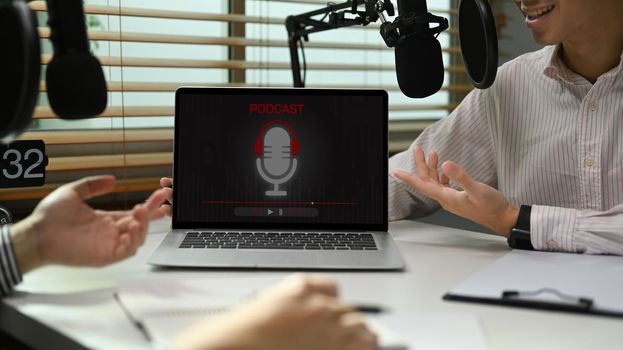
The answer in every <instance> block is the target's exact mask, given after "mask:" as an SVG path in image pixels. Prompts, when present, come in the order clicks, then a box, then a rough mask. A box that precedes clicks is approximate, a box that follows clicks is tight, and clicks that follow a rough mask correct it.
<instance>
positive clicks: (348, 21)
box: [286, 0, 394, 87]
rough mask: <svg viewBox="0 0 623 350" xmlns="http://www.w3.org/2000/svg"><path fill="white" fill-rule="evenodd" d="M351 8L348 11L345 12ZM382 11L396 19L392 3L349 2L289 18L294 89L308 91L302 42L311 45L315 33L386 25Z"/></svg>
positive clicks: (353, 0)
mask: <svg viewBox="0 0 623 350" xmlns="http://www.w3.org/2000/svg"><path fill="white" fill-rule="evenodd" d="M363 4H365V5H366V10H365V11H357V8H358V7H359V5H363ZM349 7H350V9H349V10H345V9H348V8H349ZM383 11H387V13H388V14H389V15H390V16H393V15H394V6H393V5H392V3H391V0H385V1H382V0H348V1H346V2H343V3H340V4H329V5H327V6H326V7H324V8H322V9H319V10H315V11H310V12H306V13H302V14H300V15H292V16H288V17H287V18H286V29H287V31H288V47H289V48H290V61H291V68H292V76H293V78H294V87H305V81H304V80H303V79H302V78H301V64H300V60H299V54H298V46H299V43H300V44H301V47H302V45H303V42H302V40H303V39H304V40H305V41H309V37H308V35H309V34H312V33H318V32H323V31H327V30H332V29H337V28H342V27H350V26H356V25H363V26H366V25H368V24H370V23H372V22H376V21H377V20H378V19H379V18H381V19H382V20H383V22H385V16H384V15H383ZM347 13H350V14H353V15H356V17H355V18H347V17H346V14H347ZM319 15H323V17H322V18H321V19H320V20H318V19H313V18H312V17H314V16H319ZM326 18H328V21H327V22H325V21H324V20H325V19H326ZM303 57H304V56H303ZM304 64H305V63H304Z"/></svg>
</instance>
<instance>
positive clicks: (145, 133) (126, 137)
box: [18, 128, 174, 145]
mask: <svg viewBox="0 0 623 350" xmlns="http://www.w3.org/2000/svg"><path fill="white" fill-rule="evenodd" d="M173 133H174V132H173V128H162V129H125V130H122V129H116V130H80V131H78V132H76V131H71V130H59V131H28V132H25V133H23V134H22V135H21V136H20V137H19V138H18V140H43V142H45V144H46V145H86V144H97V143H119V142H154V141H169V142H170V141H173Z"/></svg>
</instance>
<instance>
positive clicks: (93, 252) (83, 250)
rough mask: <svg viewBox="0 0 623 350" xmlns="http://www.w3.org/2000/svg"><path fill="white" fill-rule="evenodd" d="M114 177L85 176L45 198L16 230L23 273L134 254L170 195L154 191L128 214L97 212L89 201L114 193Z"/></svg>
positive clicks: (106, 261) (108, 261)
mask: <svg viewBox="0 0 623 350" xmlns="http://www.w3.org/2000/svg"><path fill="white" fill-rule="evenodd" d="M114 186H115V178H114V177H112V176H96V177H88V178H84V179H81V180H78V181H75V182H72V183H69V184H66V185H63V186H61V187H59V188H58V189H56V190H55V191H54V192H52V193H50V194H49V195H48V196H47V197H45V198H44V199H43V200H42V201H41V202H40V203H39V205H37V207H36V208H35V210H34V211H33V213H32V214H31V215H30V216H28V217H27V218H26V219H24V220H22V221H20V222H19V223H17V224H15V225H14V226H13V227H12V229H11V235H12V240H13V246H14V248H15V252H16V258H17V261H18V264H19V265H20V270H21V271H22V273H26V272H28V271H30V270H32V269H35V268H37V267H40V266H43V265H46V264H63V265H74V266H102V265H107V264H111V263H114V262H117V261H120V260H123V259H125V258H127V257H129V256H131V255H134V253H135V252H136V249H137V248H138V247H139V246H140V245H142V244H143V242H144V240H145V235H146V233H147V227H148V225H149V220H150V219H155V218H159V217H162V216H164V212H163V211H162V210H160V209H159V206H160V204H161V203H162V202H164V200H165V198H166V193H165V192H164V191H162V190H158V191H156V192H154V193H153V194H152V195H151V196H150V197H149V199H148V200H147V201H146V202H145V203H144V204H142V205H137V206H136V207H134V209H133V210H131V211H127V212H119V211H116V212H109V211H102V210H94V209H93V208H91V207H90V206H89V205H87V204H86V203H85V200H87V199H89V198H93V197H96V196H99V195H103V194H106V193H109V192H111V191H112V190H113V189H114Z"/></svg>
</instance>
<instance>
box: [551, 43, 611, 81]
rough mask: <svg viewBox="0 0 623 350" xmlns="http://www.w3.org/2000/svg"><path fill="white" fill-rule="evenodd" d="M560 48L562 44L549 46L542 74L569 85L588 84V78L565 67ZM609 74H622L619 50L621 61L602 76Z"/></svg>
mask: <svg viewBox="0 0 623 350" xmlns="http://www.w3.org/2000/svg"><path fill="white" fill-rule="evenodd" d="M561 49H562V44H558V45H555V46H551V47H550V50H549V55H546V56H545V58H546V64H545V69H543V74H544V75H545V76H547V77H548V78H551V79H555V80H560V81H563V82H565V83H567V84H571V85H584V84H590V82H589V81H588V80H586V79H584V78H583V77H582V76H580V75H579V74H577V73H575V72H573V71H572V70H571V69H569V67H567V65H566V64H565V63H564V62H563V60H562V57H561V52H560V50H561ZM609 75H623V52H621V61H620V62H619V65H618V67H616V68H614V69H613V70H611V71H610V72H608V73H606V74H604V76H609Z"/></svg>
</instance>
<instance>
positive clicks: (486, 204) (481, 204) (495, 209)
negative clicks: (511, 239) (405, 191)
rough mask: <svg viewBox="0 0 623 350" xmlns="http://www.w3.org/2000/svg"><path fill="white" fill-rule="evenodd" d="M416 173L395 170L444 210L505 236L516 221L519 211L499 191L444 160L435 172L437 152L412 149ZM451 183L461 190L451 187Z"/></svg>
mask: <svg viewBox="0 0 623 350" xmlns="http://www.w3.org/2000/svg"><path fill="white" fill-rule="evenodd" d="M414 156H415V165H416V170H417V174H411V173H409V172H406V171H397V172H395V173H394V176H395V177H397V178H398V179H400V180H402V181H404V182H405V183H406V184H407V185H409V186H411V187H413V188H414V189H415V190H417V191H418V192H420V193H422V194H424V195H426V196H428V197H430V198H432V199H434V200H436V201H437V202H438V203H439V204H440V205H441V206H442V207H443V208H444V209H446V210H447V211H449V212H452V213H454V214H456V215H459V216H462V217H464V218H467V219H469V220H472V221H474V222H477V223H479V224H481V225H483V226H485V227H488V228H490V229H491V230H493V231H495V232H496V233H498V234H500V235H502V236H505V237H507V236H508V234H509V233H510V231H511V229H512V228H513V227H514V226H515V223H516V222H517V216H518V215H519V209H517V208H514V207H513V206H512V205H511V203H510V202H509V201H508V200H507V199H506V197H504V195H503V194H502V192H500V191H498V190H496V189H494V188H492V187H490V186H488V185H486V184H483V183H481V182H478V181H476V180H474V179H473V178H472V177H471V176H470V175H469V174H468V173H467V171H465V170H464V169H463V168H461V167H460V166H459V165H458V164H455V163H453V162H450V161H446V162H444V163H443V164H442V165H441V174H439V171H438V169H437V165H438V162H439V157H438V155H437V152H435V151H433V152H431V153H430V154H429V157H428V162H426V159H425V157H424V151H423V150H422V149H421V148H420V147H415V154H414ZM450 181H452V182H453V183H454V184H456V185H457V186H458V187H460V188H461V189H462V190H456V189H454V188H452V187H450Z"/></svg>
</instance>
